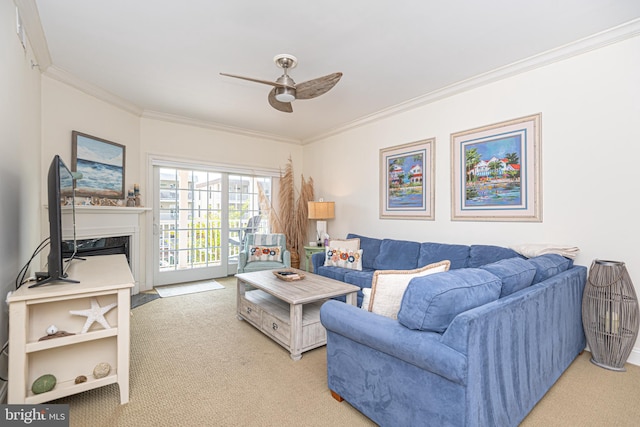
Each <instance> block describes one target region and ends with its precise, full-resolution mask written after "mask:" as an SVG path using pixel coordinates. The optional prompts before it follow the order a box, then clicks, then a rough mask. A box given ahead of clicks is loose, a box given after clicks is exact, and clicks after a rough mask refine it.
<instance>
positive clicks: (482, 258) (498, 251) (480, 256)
mask: <svg viewBox="0 0 640 427" xmlns="http://www.w3.org/2000/svg"><path fill="white" fill-rule="evenodd" d="M514 257H520V258H522V259H524V257H523V256H522V255H520V254H519V253H518V252H516V251H514V250H513V249H509V248H503V247H502V246H492V245H471V247H470V248H469V263H468V264H467V267H472V268H476V267H480V266H481V265H486V264H489V263H492V262H496V261H500V260H501V259H507V258H514Z"/></svg>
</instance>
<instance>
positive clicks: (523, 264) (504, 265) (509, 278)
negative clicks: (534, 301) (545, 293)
mask: <svg viewBox="0 0 640 427" xmlns="http://www.w3.org/2000/svg"><path fill="white" fill-rule="evenodd" d="M480 268H481V269H483V270H487V271H488V272H489V273H492V274H494V275H496V276H498V277H499V278H500V280H501V281H502V290H501V291H500V298H502V297H505V296H507V295H510V294H512V293H514V292H517V291H519V290H520V289H524V288H526V287H527V286H529V285H531V283H532V282H533V277H534V276H535V275H536V268H535V267H534V266H533V265H532V264H531V263H530V262H529V261H527V260H526V259H522V258H508V259H503V260H500V261H496V262H492V263H491V264H487V265H483V266H482V267H480Z"/></svg>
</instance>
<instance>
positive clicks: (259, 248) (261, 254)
mask: <svg viewBox="0 0 640 427" xmlns="http://www.w3.org/2000/svg"><path fill="white" fill-rule="evenodd" d="M248 249H249V257H248V258H247V262H255V261H275V262H282V246H272V245H249V248H248Z"/></svg>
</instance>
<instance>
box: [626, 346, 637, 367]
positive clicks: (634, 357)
mask: <svg viewBox="0 0 640 427" xmlns="http://www.w3.org/2000/svg"><path fill="white" fill-rule="evenodd" d="M627 363H631V364H632V365H636V366H640V347H634V348H633V350H631V354H630V355H629V358H628V359H627Z"/></svg>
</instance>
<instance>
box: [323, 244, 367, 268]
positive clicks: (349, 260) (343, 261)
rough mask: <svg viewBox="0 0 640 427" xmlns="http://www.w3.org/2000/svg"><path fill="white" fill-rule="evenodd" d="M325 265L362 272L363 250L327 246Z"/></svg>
mask: <svg viewBox="0 0 640 427" xmlns="http://www.w3.org/2000/svg"><path fill="white" fill-rule="evenodd" d="M324 265H325V266H327V267H342V268H348V269H351V270H362V249H357V250H353V249H346V248H335V247H331V246H327V248H326V256H325V261H324Z"/></svg>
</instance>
